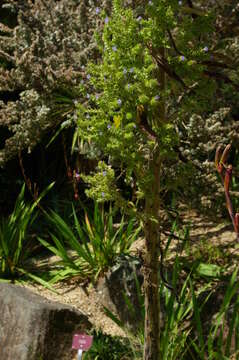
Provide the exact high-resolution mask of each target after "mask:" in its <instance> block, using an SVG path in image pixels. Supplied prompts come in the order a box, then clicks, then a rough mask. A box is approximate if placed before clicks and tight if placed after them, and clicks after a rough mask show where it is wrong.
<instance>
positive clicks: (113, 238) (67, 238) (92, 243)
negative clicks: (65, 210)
mask: <svg viewBox="0 0 239 360" xmlns="http://www.w3.org/2000/svg"><path fill="white" fill-rule="evenodd" d="M73 218H74V228H72V226H71V225H70V224H68V223H67V222H66V221H65V220H63V219H62V218H61V217H60V215H58V214H57V213H55V212H53V211H52V212H51V213H50V215H49V216H48V217H47V219H48V220H49V223H50V224H51V225H52V226H53V228H54V231H53V232H52V233H51V238H52V240H53V245H52V244H50V243H49V242H47V241H46V240H44V239H42V238H39V241H40V242H41V243H42V244H43V245H44V246H46V247H47V248H48V249H49V250H50V251H51V252H53V253H54V254H55V255H57V256H59V257H60V259H61V260H60V262H59V263H58V265H60V266H61V268H60V269H58V270H57V274H56V275H55V276H54V277H53V279H52V282H56V281H59V280H61V279H65V278H69V277H73V276H80V277H82V278H86V277H93V278H94V279H97V277H98V276H99V275H100V274H101V273H103V272H104V271H106V270H107V269H108V268H109V267H110V266H112V265H113V263H114V260H115V258H116V257H117V256H118V255H119V254H122V253H128V252H129V249H130V246H131V244H132V243H133V242H134V241H135V239H136V238H137V236H138V234H139V232H140V230H141V227H140V226H138V227H137V226H135V219H133V218H131V219H130V220H129V221H128V224H127V225H126V222H125V220H124V216H123V217H122V218H121V222H120V224H119V225H118V227H117V228H116V227H115V226H114V223H113V212H112V210H110V212H109V214H108V215H107V214H105V212H104V209H103V208H102V210H100V209H99V207H98V205H97V204H95V208H94V214H93V216H92V217H91V216H90V215H89V214H87V212H86V210H85V218H84V221H79V219H78V216H77V214H76V211H75V209H74V207H73ZM70 250H71V251H70ZM52 274H54V271H53V272H52Z"/></svg>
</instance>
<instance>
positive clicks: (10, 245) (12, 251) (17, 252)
mask: <svg viewBox="0 0 239 360" xmlns="http://www.w3.org/2000/svg"><path fill="white" fill-rule="evenodd" d="M53 185H54V183H52V184H50V185H49V186H48V187H47V188H46V189H45V190H44V191H43V192H42V193H41V194H40V196H39V197H38V198H37V200H35V201H34V202H33V203H32V204H26V203H25V201H24V193H25V185H23V187H22V189H21V192H20V194H19V196H18V198H17V200H16V204H15V208H14V210H13V212H12V214H11V215H10V216H9V217H8V218H6V219H2V220H1V223H0V278H1V279H8V280H9V279H16V278H18V277H20V276H22V275H25V276H27V277H31V278H34V280H36V276H34V275H32V274H31V273H30V272H29V271H28V270H27V269H28V264H27V260H29V258H30V257H32V250H33V248H32V244H31V242H30V239H29V237H28V231H29V228H30V226H31V225H32V224H33V222H34V221H35V219H36V217H37V209H36V208H37V206H38V205H39V202H40V201H41V199H42V198H43V197H44V196H45V194H46V193H47V192H48V191H49V190H50V189H51V188H52V186H53ZM38 280H40V279H38Z"/></svg>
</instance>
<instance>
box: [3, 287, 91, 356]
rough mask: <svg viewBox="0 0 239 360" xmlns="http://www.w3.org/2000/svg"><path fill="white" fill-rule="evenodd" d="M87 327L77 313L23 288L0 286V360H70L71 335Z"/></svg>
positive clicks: (87, 323)
mask: <svg viewBox="0 0 239 360" xmlns="http://www.w3.org/2000/svg"><path fill="white" fill-rule="evenodd" d="M90 328H91V324H90V322H89V321H88V319H87V316H86V315H84V314H82V313H81V312H79V311H76V310H75V309H73V308H71V307H69V306H65V305H63V304H60V303H55V302H50V301H48V300H47V299H45V298H43V297H42V296H39V295H35V294H34V293H32V292H31V291H30V290H28V289H25V288H23V287H20V286H17V285H13V284H4V283H0V359H2V360H13V359H18V360H53V359H59V360H64V359H67V360H69V359H72V358H73V357H74V356H75V353H76V352H75V351H73V350H72V349H71V345H72V338H73V335H74V333H77V332H85V331H86V330H88V329H90Z"/></svg>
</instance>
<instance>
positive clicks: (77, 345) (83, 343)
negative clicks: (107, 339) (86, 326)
mask: <svg viewBox="0 0 239 360" xmlns="http://www.w3.org/2000/svg"><path fill="white" fill-rule="evenodd" d="M92 341H93V336H90V335H85V334H75V335H74V337H73V342H72V349H76V350H82V351H87V350H89V348H90V347H91V345H92Z"/></svg>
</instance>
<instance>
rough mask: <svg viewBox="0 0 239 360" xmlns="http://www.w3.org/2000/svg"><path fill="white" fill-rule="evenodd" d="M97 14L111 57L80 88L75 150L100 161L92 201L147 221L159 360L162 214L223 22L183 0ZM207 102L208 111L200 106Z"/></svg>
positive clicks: (150, 333) (149, 328)
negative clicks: (182, 126) (186, 117)
mask: <svg viewBox="0 0 239 360" xmlns="http://www.w3.org/2000/svg"><path fill="white" fill-rule="evenodd" d="M137 5H139V6H137ZM97 13H98V14H97V15H98V16H102V22H103V23H104V30H103V33H102V34H98V35H97V39H98V46H99V49H100V51H101V56H102V59H101V61H98V62H97V63H91V64H88V67H87V69H86V76H85V78H84V81H83V82H82V84H81V86H80V87H79V92H80V94H81V98H82V100H81V101H79V103H78V126H77V129H76V133H75V136H74V141H73V147H75V148H77V150H79V151H82V152H85V153H86V149H87V153H88V155H90V156H94V157H95V158H97V159H98V160H99V162H98V167H97V169H96V172H95V173H94V174H89V175H85V174H80V176H81V179H82V180H83V181H84V182H85V183H87V184H88V189H87V190H86V193H87V195H88V196H89V197H91V198H93V199H95V200H96V201H98V202H104V201H109V200H111V201H115V203H116V204H117V205H118V206H119V207H122V208H124V209H125V210H126V211H128V212H134V213H135V214H136V216H137V217H138V218H139V220H140V221H141V223H142V226H143V229H144V233H145V254H144V292H145V345H144V359H145V360H146V359H147V360H149V359H150V360H158V359H159V358H160V350H159V349H160V347H159V341H160V333H159V329H160V326H159V313H160V311H159V301H158V287H159V278H158V273H159V266H158V257H159V247H160V222H161V219H160V216H159V214H160V209H161V207H162V202H161V198H162V194H163V193H164V192H165V187H166V188H167V186H169V184H164V185H165V187H163V186H162V183H163V180H164V178H165V174H167V172H168V170H169V167H170V166H169V164H170V163H172V162H177V161H178V155H177V151H175V149H177V148H178V146H179V137H178V134H177V128H176V126H175V124H176V120H175V117H178V118H180V117H181V116H182V112H183V110H184V108H185V107H187V108H188V106H189V104H190V107H193V108H195V109H198V110H199V111H201V110H202V109H203V108H204V106H205V104H204V103H203V99H206V96H208V95H209V94H210V90H211V88H212V87H210V80H209V79H208V78H207V77H206V63H207V61H209V60H210V37H209V34H210V31H211V30H212V26H211V21H212V19H213V15H212V14H211V13H207V14H204V12H203V11H200V10H199V9H194V8H188V7H187V6H182V2H178V1H175V0H171V1H168V0H167V1H166V0H160V1H156V0H155V1H149V2H145V1H140V2H137V4H136V9H134V8H133V6H132V7H129V6H127V4H126V1H121V0H114V1H113V3H112V14H111V16H109V15H108V14H106V13H105V12H103V11H102V10H101V9H100V8H99V9H98V11H97ZM199 32H200V33H201V36H198V33H199ZM86 84H87V86H86ZM205 87H206V88H207V91H205ZM199 96H200V99H201V100H202V103H199V102H198V101H196V99H197V98H198V97H199ZM121 179H123V180H124V181H125V183H126V184H127V185H128V186H131V187H132V191H133V193H134V197H133V199H134V200H135V201H134V200H132V201H129V200H128V199H126V198H125V196H124V194H123V192H122V191H121V190H120V187H119V180H121ZM138 200H141V201H140V202H139V201H138ZM139 204H140V206H139ZM142 204H143V206H142Z"/></svg>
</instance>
